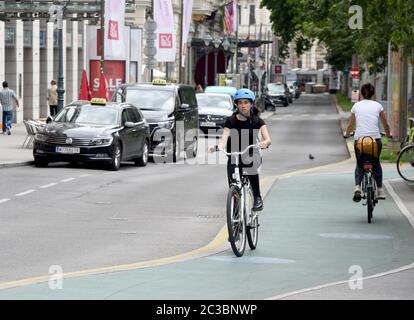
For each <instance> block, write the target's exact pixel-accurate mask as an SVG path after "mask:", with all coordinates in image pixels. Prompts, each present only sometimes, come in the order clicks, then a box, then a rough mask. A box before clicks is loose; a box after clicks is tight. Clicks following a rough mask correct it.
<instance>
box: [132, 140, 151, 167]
mask: <svg viewBox="0 0 414 320" xmlns="http://www.w3.org/2000/svg"><path fill="white" fill-rule="evenodd" d="M143 149H144V150H143V152H142V155H141V156H140V157H139V158H138V159H137V160H135V165H136V166H139V167H145V166H146V165H147V164H148V158H149V156H148V154H149V147H148V140H145V144H144V147H143Z"/></svg>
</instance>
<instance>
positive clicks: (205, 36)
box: [203, 32, 213, 88]
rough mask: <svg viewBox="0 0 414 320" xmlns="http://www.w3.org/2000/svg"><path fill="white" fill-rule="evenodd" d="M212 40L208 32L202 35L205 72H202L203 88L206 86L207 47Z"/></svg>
mask: <svg viewBox="0 0 414 320" xmlns="http://www.w3.org/2000/svg"><path fill="white" fill-rule="evenodd" d="M212 40H213V38H212V37H211V36H210V34H209V33H208V32H206V33H205V34H204V38H203V41H204V47H205V63H204V65H205V70H204V88H206V87H207V86H208V47H209V46H210V42H211V41H212Z"/></svg>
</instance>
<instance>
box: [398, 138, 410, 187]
mask: <svg viewBox="0 0 414 320" xmlns="http://www.w3.org/2000/svg"><path fill="white" fill-rule="evenodd" d="M397 170H398V173H399V174H400V176H401V178H403V179H404V180H405V181H408V182H414V145H411V146H407V147H405V148H404V149H402V150H401V152H400V155H399V156H398V159H397Z"/></svg>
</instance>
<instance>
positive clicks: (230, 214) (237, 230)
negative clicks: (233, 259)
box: [227, 186, 246, 257]
mask: <svg viewBox="0 0 414 320" xmlns="http://www.w3.org/2000/svg"><path fill="white" fill-rule="evenodd" d="M242 206H243V204H242V199H241V193H240V190H239V189H238V188H237V187H235V186H231V187H230V190H229V193H228V196H227V231H228V233H229V242H230V245H231V249H232V250H233V252H234V254H235V255H236V256H237V257H241V256H242V255H243V253H244V249H245V248H246V221H245V219H244V216H243V209H242Z"/></svg>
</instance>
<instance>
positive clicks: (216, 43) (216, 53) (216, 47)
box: [213, 39, 221, 86]
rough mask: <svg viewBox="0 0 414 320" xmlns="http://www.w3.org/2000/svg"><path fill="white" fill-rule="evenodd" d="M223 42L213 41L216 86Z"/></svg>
mask: <svg viewBox="0 0 414 320" xmlns="http://www.w3.org/2000/svg"><path fill="white" fill-rule="evenodd" d="M220 45H221V40H220V39H214V40H213V46H214V85H215V86H216V85H217V55H218V49H219V48H220Z"/></svg>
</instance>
